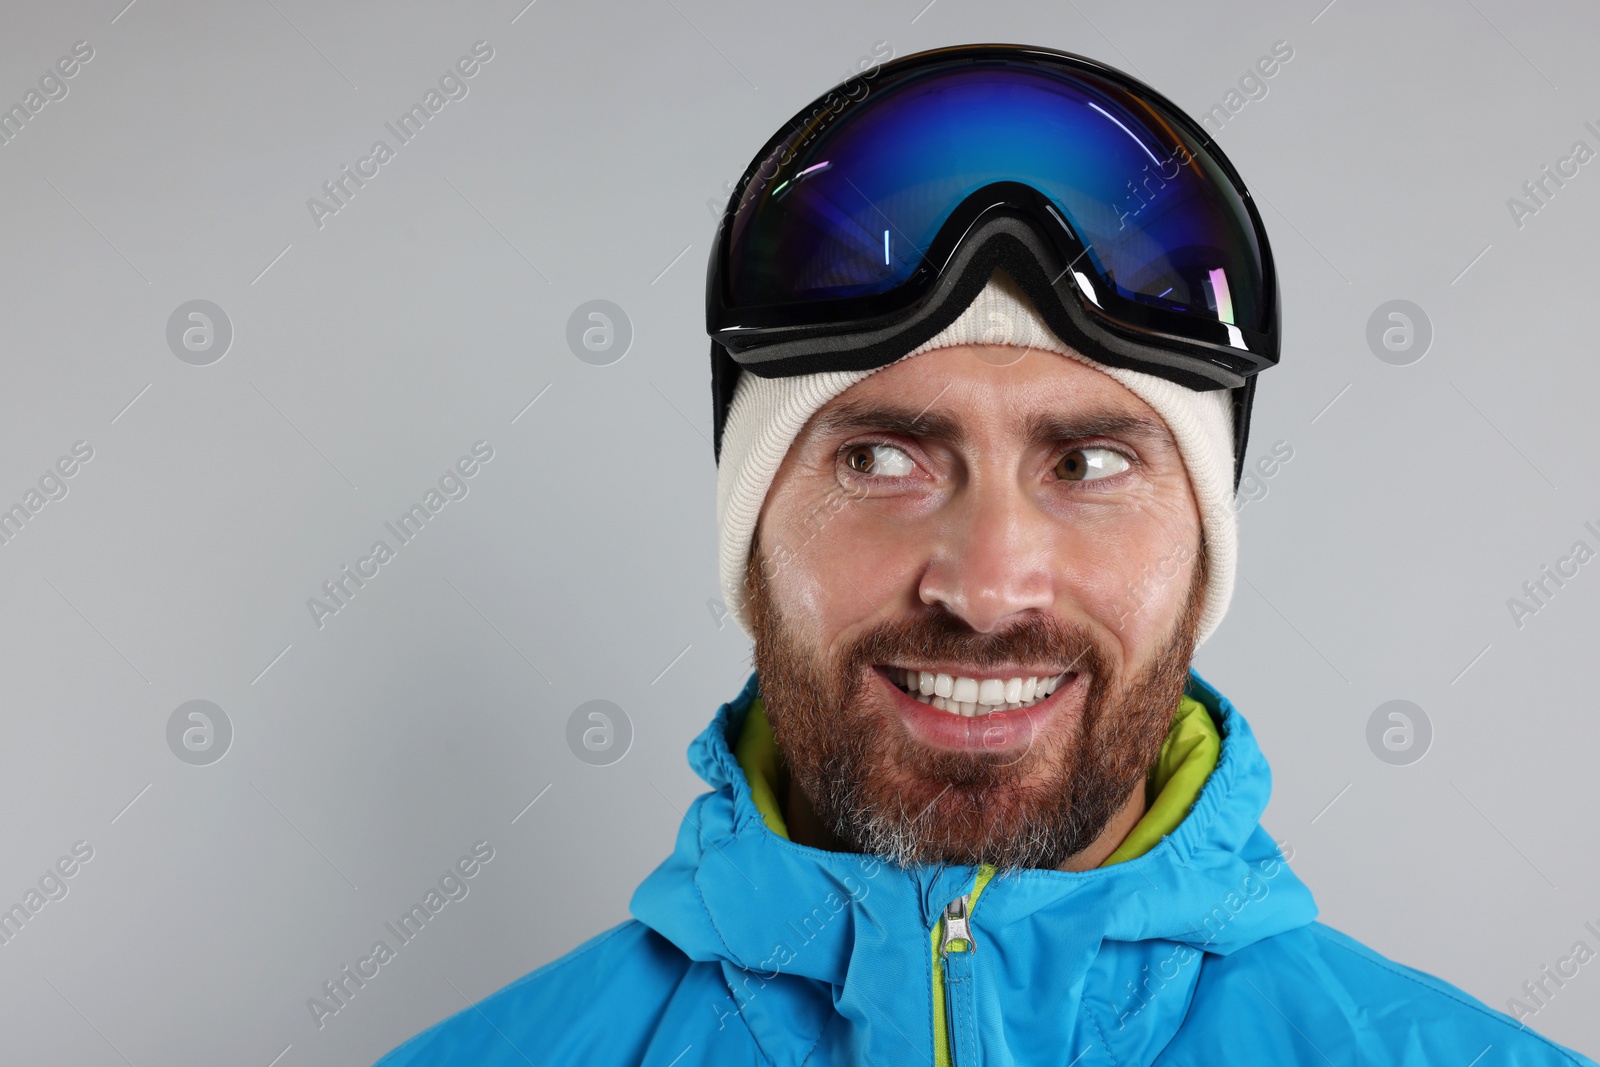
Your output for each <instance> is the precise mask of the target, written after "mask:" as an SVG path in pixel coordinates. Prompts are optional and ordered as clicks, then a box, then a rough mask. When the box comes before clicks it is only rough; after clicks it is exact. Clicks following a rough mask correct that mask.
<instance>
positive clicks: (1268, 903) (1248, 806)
mask: <svg viewBox="0 0 1600 1067" xmlns="http://www.w3.org/2000/svg"><path fill="white" fill-rule="evenodd" d="M1187 692H1188V694H1189V695H1190V696H1192V697H1194V698H1195V699H1196V700H1198V701H1200V703H1202V704H1203V705H1204V706H1205V708H1206V710H1207V711H1208V712H1209V713H1210V715H1211V717H1212V719H1213V721H1214V723H1215V724H1216V726H1217V729H1218V732H1219V733H1220V734H1221V737H1222V745H1221V755H1220V757H1219V759H1218V761H1217V765H1216V768H1215V770H1214V771H1213V772H1212V773H1211V775H1210V776H1209V778H1207V779H1206V782H1205V785H1204V786H1203V788H1202V789H1201V790H1200V794H1199V797H1198V798H1197V799H1196V800H1195V802H1194V805H1193V807H1192V808H1191V809H1190V811H1189V813H1188V815H1187V816H1186V817H1185V818H1184V819H1183V821H1182V822H1181V823H1179V825H1178V826H1177V828H1176V829H1175V830H1173V832H1172V833H1170V834H1168V835H1166V836H1165V837H1163V838H1162V839H1161V841H1160V842H1159V843H1158V844H1156V845H1155V846H1154V847H1153V848H1151V849H1150V850H1149V851H1148V852H1146V853H1144V854H1143V855H1141V856H1138V857H1137V858H1135V859H1131V860H1127V861H1125V862H1121V863H1115V864H1112V865H1111V866H1104V867H1099V868H1095V869H1093V870H1089V871H1083V872H1065V871H1053V870H1023V871H1015V872H1008V873H1007V874H1006V875H1005V876H1003V877H1000V878H996V879H994V880H993V881H991V882H990V883H989V884H988V885H987V886H986V887H985V888H984V891H983V893H982V895H981V899H980V901H979V903H978V905H977V906H976V907H975V908H974V910H973V913H972V919H971V922H972V929H973V935H974V938H975V940H976V941H977V943H978V946H979V951H980V952H981V951H982V948H983V946H984V944H985V942H986V941H995V942H997V943H998V944H999V945H1001V946H1003V947H1004V952H1003V953H996V952H994V951H993V950H991V954H990V955H989V956H987V957H983V958H984V959H985V960H988V959H994V958H996V957H997V956H999V957H1000V958H1009V959H1010V960H1011V961H1012V964H1013V966H1012V972H1011V973H1013V974H1015V975H1016V976H1017V977H1015V978H1014V979H1011V980H1013V981H1016V982H1017V983H1018V985H1017V988H1016V989H1015V990H1014V991H1012V993H1011V995H1009V996H1007V995H1006V990H1005V988H1004V986H1005V983H1006V981H1007V980H1008V979H1007V978H1006V976H1005V974H996V975H994V976H993V981H995V982H996V983H998V987H997V990H998V992H999V994H1000V995H999V997H998V1000H997V1003H998V1004H1003V1005H1004V1013H1003V1018H1001V1017H998V1016H997V1017H996V1019H994V1020H992V1028H993V1029H995V1030H997V1031H1001V1032H999V1033H996V1034H993V1035H991V1036H990V1037H989V1038H987V1039H986V1042H988V1043H990V1044H993V1043H995V1042H998V1043H999V1045H1000V1046H1002V1047H1009V1046H1008V1045H1007V1042H1008V1041H1010V1043H1011V1045H1015V1043H1016V1041H1018V1040H1025V1037H1017V1036H1016V1035H1026V1034H1027V1033H1029V1032H1030V1030H1029V1027H1030V1026H1031V1027H1035V1028H1037V1029H1038V1030H1039V1031H1040V1032H1049V1033H1054V1034H1056V1035H1058V1036H1061V1035H1063V1034H1064V1033H1065V1031H1064V1030H1063V1026H1064V1025H1066V1024H1064V1023H1063V1019H1064V1018H1066V1019H1076V1020H1077V1021H1078V1023H1083V1024H1084V1025H1083V1026H1081V1027H1079V1029H1082V1030H1083V1031H1084V1032H1085V1033H1088V1032H1090V1031H1091V1028H1090V1027H1089V1026H1088V1022H1093V1023H1094V1026H1093V1028H1092V1029H1093V1030H1095V1031H1101V1032H1104V1031H1105V1030H1106V1029H1107V1027H1108V1026H1109V1027H1110V1028H1111V1029H1113V1030H1114V1031H1115V1033H1112V1034H1109V1035H1104V1034H1102V1036H1101V1038H1100V1040H1101V1042H1102V1043H1104V1044H1109V1045H1117V1044H1119V1043H1122V1044H1124V1045H1125V1046H1127V1048H1126V1051H1127V1052H1129V1053H1130V1054H1132V1053H1136V1052H1137V1050H1138V1048H1139V1047H1144V1046H1146V1045H1147V1044H1148V1043H1150V1042H1158V1043H1159V1044H1164V1043H1165V1040H1166V1039H1167V1038H1168V1037H1170V1035H1171V1032H1172V1031H1174V1030H1175V1029H1176V1027H1177V1025H1178V1023H1179V1022H1181V1019H1182V1013H1183V1009H1184V1008H1185V1006H1186V1005H1187V1002H1188V996H1187V995H1183V996H1166V995H1164V994H1163V995H1162V996H1161V997H1157V998H1154V999H1152V1000H1151V1006H1150V1008H1149V1009H1148V1010H1146V1009H1144V1003H1145V1002H1144V999H1143V998H1140V1000H1139V1008H1138V1009H1137V1010H1130V1008H1129V1006H1130V1005H1131V1004H1132V1001H1130V1000H1129V999H1128V996H1129V995H1128V993H1126V992H1124V987H1125V986H1126V987H1127V988H1128V989H1130V990H1132V989H1134V988H1135V986H1136V982H1137V980H1138V979H1139V977H1140V975H1141V973H1143V974H1145V975H1146V976H1148V969H1149V968H1150V967H1151V966H1152V965H1153V963H1152V961H1153V959H1154V958H1155V957H1152V956H1150V951H1152V949H1151V946H1149V945H1146V944H1143V943H1146V942H1151V941H1159V942H1160V943H1161V945H1162V946H1165V948H1166V949H1171V948H1173V947H1174V945H1173V943H1177V944H1183V945H1189V946H1191V947H1193V948H1195V949H1203V950H1205V951H1209V952H1213V953H1222V954H1226V953H1229V952H1233V951H1235V950H1237V949H1239V948H1242V947H1244V946H1246V945H1249V944H1251V943H1253V942H1255V941H1258V940H1260V939H1262V938H1264V937H1268V936H1271V935H1273V934H1277V933H1281V932H1283V931H1286V930H1291V929H1294V928H1296V927H1299V926H1303V925H1305V924H1307V923H1309V922H1311V921H1312V920H1313V919H1314V918H1315V917H1316V914H1317V909H1316V904H1315V902H1314V901H1313V899H1312V897H1311V893H1310V891H1309V890H1308V889H1307V888H1306V887H1305V885H1304V884H1303V883H1301V882H1300V880H1299V879H1298V878H1297V877H1296V876H1295V875H1294V873H1293V872H1292V871H1290V870H1289V869H1288V867H1287V865H1286V864H1283V863H1281V862H1280V861H1279V852H1278V848H1277V846H1276V845H1275V844H1274V843H1273V841H1272V839H1271V838H1270V837H1269V836H1268V835H1267V833H1266V831H1265V830H1264V829H1262V827H1261V826H1260V822H1259V820H1260V817H1261V814H1262V812H1263V811H1264V810H1265V808H1266V804H1267V800H1268V797H1269V796H1270V793H1271V781H1272V780H1271V771H1270V769H1269V768H1268V766H1267V762H1266V759H1265V757H1264V756H1263V755H1262V753H1261V750H1260V748H1259V747H1258V746H1257V744H1256V741H1255V737H1254V735H1253V733H1252V732H1251V730H1250V727H1249V724H1248V723H1247V722H1246V721H1245V720H1244V717H1243V716H1242V715H1240V714H1239V712H1238V711H1237V709H1235V708H1234V707H1233V705H1232V704H1231V703H1230V702H1229V701H1228V700H1227V698H1226V697H1224V696H1222V694H1221V693H1219V692H1218V691H1217V690H1216V689H1214V688H1213V687H1212V686H1211V685H1210V684H1209V683H1207V682H1206V681H1205V680H1204V679H1203V678H1201V676H1200V675H1199V674H1198V673H1197V672H1195V671H1193V670H1191V671H1190V677H1189V683H1188V686H1187ZM758 693H759V688H758V680H757V678H756V676H755V675H754V674H752V675H751V676H750V678H749V680H748V681H747V682H746V684H745V686H744V689H743V691H742V692H741V693H740V694H739V695H738V696H737V697H735V698H734V699H733V700H732V701H730V702H728V703H726V704H723V705H722V706H721V707H720V708H718V710H717V713H716V715H715V717H714V718H713V720H712V722H711V724H710V725H709V726H708V727H707V728H706V729H705V730H704V731H703V732H702V733H701V734H700V735H699V736H698V737H697V738H696V739H695V740H694V742H693V743H692V744H691V745H690V748H689V760H690V763H691V765H692V766H693V768H694V770H695V771H696V772H697V773H698V774H699V775H700V777H701V778H703V779H704V780H705V781H706V783H707V784H708V785H710V786H711V788H712V791H711V792H709V793H704V794H701V795H700V796H699V797H697V798H696V799H695V800H694V801H693V803H692V804H691V806H690V808H689V810H688V812H687V814H686V815H685V817H684V820H683V823H682V825H681V827H680V829H679V833H678V839H677V844H676V847H675V849H674V851H673V853H672V855H671V856H670V857H668V858H667V859H666V860H665V861H664V862H663V863H662V864H661V865H660V866H659V867H658V868H657V869H656V870H655V871H654V872H653V873H652V874H651V875H650V876H649V877H647V878H646V879H645V881H644V882H643V883H642V884H641V885H640V886H639V888H638V889H637V890H636V891H635V893H634V895H633V898H632V901H631V903H630V910H631V911H632V913H633V915H634V916H635V917H636V918H637V919H639V920H640V921H641V922H643V923H644V924H645V925H647V926H649V927H651V928H653V929H654V930H656V931H657V932H658V933H660V934H661V935H662V936H663V937H665V938H666V939H667V940H669V941H671V942H672V943H673V944H674V945H676V946H677V947H678V948H679V949H680V950H681V951H682V952H684V953H685V954H686V955H687V956H688V957H690V958H691V959H694V960H701V961H707V962H716V963H720V964H721V965H722V966H723V970H724V974H725V976H726V977H727V978H728V981H729V985H730V994H731V998H732V999H733V1001H734V1005H733V1006H732V1007H736V1008H737V1010H738V1012H739V1014H740V1016H741V1017H742V1018H743V1019H744V1021H745V1023H746V1024H747V1025H748V1026H749V1027H750V1029H751V1031H752V1033H754V1034H755V1035H756V1038H757V1040H758V1041H761V1040H762V1039H763V1035H765V1036H766V1038H767V1039H768V1041H770V1042H772V1043H776V1044H781V1043H782V1042H781V1039H780V1038H779V1037H778V1035H790V1036H792V1037H793V1038H794V1039H795V1040H800V1039H801V1038H802V1037H803V1036H804V1034H805V1033H807V1032H810V1033H811V1034H812V1035H813V1040H816V1039H820V1037H821V1035H822V1034H823V1031H824V1030H829V1031H830V1032H833V1033H834V1034H835V1037H834V1040H844V1041H846V1043H847V1044H849V1043H850V1042H854V1044H850V1046H849V1047H850V1049H851V1050H852V1052H851V1054H853V1055H864V1056H867V1057H868V1059H869V1060H870V1061H871V1062H878V1061H879V1060H880V1059H883V1060H889V1059H890V1058H903V1057H904V1056H905V1055H906V1051H907V1050H906V1048H905V1044H904V1042H910V1043H911V1044H912V1045H913V1046H918V1045H921V1044H922V1043H923V1042H925V1041H926V1042H927V1048H926V1049H925V1050H924V1051H927V1052H928V1053H929V1055H930V1056H931V1034H930V1032H929V1027H928V1025H927V1023H928V1010H929V998H930V997H931V988H932V985H931V969H932V961H931V958H930V957H931V954H930V944H929V937H930V931H932V929H933V927H934V925H935V923H936V922H937V921H938V919H939V916H940V914H941V912H942V910H943V908H944V906H945V905H946V904H947V903H948V902H950V901H952V900H954V899H955V898H957V897H959V896H962V895H964V894H966V893H968V892H970V891H971V890H972V889H973V886H974V882H975V880H976V877H977V875H978V873H979V869H978V868H976V867H972V866H943V865H934V866H925V867H916V868H901V867H897V866H893V865H889V864H884V863H881V862H879V861H877V860H876V859H874V858H873V857H869V856H863V855H859V854H853V853H836V852H828V851H824V850H820V849H815V848H811V847H809V846H806V845H801V844H797V843H795V842H793V841H790V840H788V839H786V838H784V837H781V836H779V835H778V834H775V833H773V832H772V830H771V829H770V828H769V827H768V826H767V824H766V822H765V821H764V819H763V817H762V814H761V812H760V810H759V809H758V807H757V805H756V803H755V800H754V798H753V795H752V791H751V783H750V781H749V780H748V779H747V777H746V775H745V773H744V770H743V769H742V768H741V766H740V765H739V761H738V759H737V758H736V756H735V755H734V751H733V748H732V744H733V743H734V742H735V741H737V739H738V737H739V733H740V730H741V729H742V727H743V725H744V722H745V719H746V717H747V715H748V714H749V711H750V706H751V703H752V702H753V701H754V699H755V698H756V696H757V695H758ZM1269 871H1270V872H1271V873H1270V874H1269V873H1268V872H1269ZM1030 953H1037V954H1038V959H1039V960H1040V961H1046V960H1047V961H1048V964H1046V965H1044V966H1043V967H1042V968H1041V967H1039V966H1035V967H1032V968H1025V969H1018V968H1017V966H1016V964H1017V961H1020V960H1022V959H1023V958H1026V957H1027V956H1028V955H1029V954H1030ZM975 959H977V957H975ZM1141 967H1142V968H1144V970H1143V971H1141ZM1198 971H1199V968H1198V967H1193V966H1191V967H1187V968H1184V969H1180V971H1179V974H1178V977H1177V978H1176V979H1173V981H1176V982H1179V983H1180V984H1182V983H1185V982H1187V983H1188V984H1189V985H1190V986H1191V987H1192V983H1193V981H1194V978H1195V976H1196V975H1197V974H1198ZM780 973H781V974H786V975H792V976H797V977H801V978H806V979H811V980H812V981H813V983H824V984H825V986H826V987H829V988H831V990H832V992H831V994H829V995H816V994H817V988H816V987H815V986H814V985H812V984H810V983H800V984H799V985H796V984H794V983H787V982H779V981H773V979H776V978H777V976H778V975H779V974H780ZM923 978H926V979H927V980H926V981H921V979H923ZM741 982H742V983H743V987H744V989H745V990H746V992H748V991H749V990H750V989H751V988H752V986H755V987H758V988H760V989H761V990H762V992H761V994H760V995H759V996H744V997H741V996H740V990H739V988H737V985H738V984H739V983H741ZM919 983H920V984H919ZM1165 984H1166V983H1163V986H1165ZM1146 985H1147V987H1148V983H1146ZM1134 995H1137V993H1135V994H1134ZM1075 1005H1076V1006H1077V1010H1076V1011H1075V1010H1073V1009H1074V1006H1075ZM730 1010H732V1008H730ZM998 1010H999V1009H998V1008H996V1011H998ZM1063 1013H1065V1014H1063ZM885 1018H887V1019H888V1021H889V1022H890V1023H892V1024H893V1025H892V1026H890V1027H885V1026H884V1025H883V1021H884V1020H885ZM1078 1023H1073V1024H1072V1025H1071V1026H1068V1029H1069V1030H1071V1029H1072V1028H1073V1026H1077V1025H1078ZM841 1028H842V1029H841ZM896 1032H898V1034H899V1036H898V1037H897V1036H895V1034H896ZM1006 1032H1012V1033H1013V1038H1009V1039H1008V1038H1007V1037H1006V1036H1005V1033H1006ZM840 1034H843V1035H845V1036H843V1037H841V1036H840ZM1130 1042H1131V1044H1129V1043H1130ZM1159 1044H1158V1045H1157V1046H1156V1047H1159ZM764 1047H766V1046H765V1045H764ZM767 1052H768V1054H769V1055H772V1054H773V1049H771V1048H767ZM777 1058H778V1059H779V1060H780V1062H781V1061H782V1057H777ZM1068 1058H1070V1057H1068Z"/></svg>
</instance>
